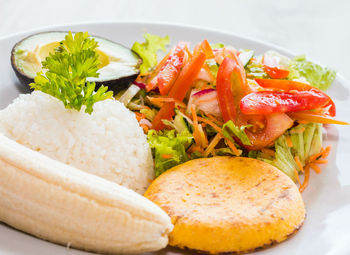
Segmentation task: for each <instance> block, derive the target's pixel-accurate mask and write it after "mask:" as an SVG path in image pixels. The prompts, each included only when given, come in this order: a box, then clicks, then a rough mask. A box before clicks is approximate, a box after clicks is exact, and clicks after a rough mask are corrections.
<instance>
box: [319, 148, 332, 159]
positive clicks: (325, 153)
mask: <svg viewBox="0 0 350 255" xmlns="http://www.w3.org/2000/svg"><path fill="white" fill-rule="evenodd" d="M331 148H332V147H331V146H327V147H326V149H324V152H323V156H322V157H321V158H327V157H328V155H329V153H330V152H331Z"/></svg>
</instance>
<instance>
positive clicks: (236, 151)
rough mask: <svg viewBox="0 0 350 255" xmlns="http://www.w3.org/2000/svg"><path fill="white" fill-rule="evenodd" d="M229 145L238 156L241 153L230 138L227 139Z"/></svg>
mask: <svg viewBox="0 0 350 255" xmlns="http://www.w3.org/2000/svg"><path fill="white" fill-rule="evenodd" d="M225 141H226V143H227V145H228V147H230V149H231V150H232V151H233V153H234V154H235V155H236V156H240V155H241V153H240V152H239V150H238V149H237V148H236V146H235V144H234V143H233V142H231V141H230V140H229V139H225Z"/></svg>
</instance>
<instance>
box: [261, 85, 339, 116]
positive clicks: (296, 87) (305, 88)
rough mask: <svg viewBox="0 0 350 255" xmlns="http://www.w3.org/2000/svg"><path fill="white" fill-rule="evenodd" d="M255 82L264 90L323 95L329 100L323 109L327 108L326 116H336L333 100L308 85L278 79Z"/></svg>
mask: <svg viewBox="0 0 350 255" xmlns="http://www.w3.org/2000/svg"><path fill="white" fill-rule="evenodd" d="M255 81H256V82H257V83H258V84H259V85H260V86H261V87H264V88H269V89H274V90H283V91H287V92H289V91H292V90H297V91H309V90H314V91H317V92H318V93H320V94H323V95H324V96H326V97H328V98H329V103H328V104H327V105H325V106H324V107H329V109H328V114H329V116H331V117H334V116H335V115H336V108H335V104H334V102H333V100H332V99H331V98H330V97H329V96H328V95H327V94H326V93H325V92H323V91H322V90H320V89H318V88H315V87H313V86H311V85H309V84H306V83H303V82H298V81H289V80H279V79H275V80H274V79H255Z"/></svg>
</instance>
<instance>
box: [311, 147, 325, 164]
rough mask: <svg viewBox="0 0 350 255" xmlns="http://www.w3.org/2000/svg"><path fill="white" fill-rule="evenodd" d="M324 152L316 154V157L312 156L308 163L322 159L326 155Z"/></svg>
mask: <svg viewBox="0 0 350 255" xmlns="http://www.w3.org/2000/svg"><path fill="white" fill-rule="evenodd" d="M324 152H325V151H324V150H321V152H319V153H316V154H315V155H312V156H311V157H310V158H309V160H308V162H313V161H315V160H316V159H318V158H319V157H321V156H322V155H323V154H324Z"/></svg>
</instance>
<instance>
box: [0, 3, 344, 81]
mask: <svg viewBox="0 0 350 255" xmlns="http://www.w3.org/2000/svg"><path fill="white" fill-rule="evenodd" d="M102 20H103V21H106V20H116V21H118V20H138V21H140V20H141V21H162V22H168V23H181V24H189V25H197V26H203V27H208V28H214V29H218V30H223V31H227V32H230V33H236V34H239V35H244V36H249V37H252V38H256V39H261V40H266V41H269V42H272V43H275V44H277V45H280V46H283V47H285V48H287V49H289V50H291V51H293V52H295V53H296V54H301V53H302V54H306V55H307V56H308V57H310V58H311V59H313V60H315V61H317V62H319V63H322V64H323V65H327V66H329V67H331V68H333V69H335V70H336V71H338V72H340V73H341V74H342V75H344V76H345V77H346V78H347V79H350V65H349V62H350V61H349V59H350V29H349V26H350V1H349V0H333V1H328V0H278V1H276V0H226V1H224V0H198V1H196V0H115V1H112V0H110V1H108V0H85V1H83V0H79V1H78V0H56V1H53V0H45V1H40V0H21V1H19V0H17V1H10V0H0V37H2V36H7V35H10V34H13V33H18V32H22V31H25V30H28V29H35V28H38V27H42V26H49V25H57V24H71V23H80V22H85V21H87V22H91V21H102Z"/></svg>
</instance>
